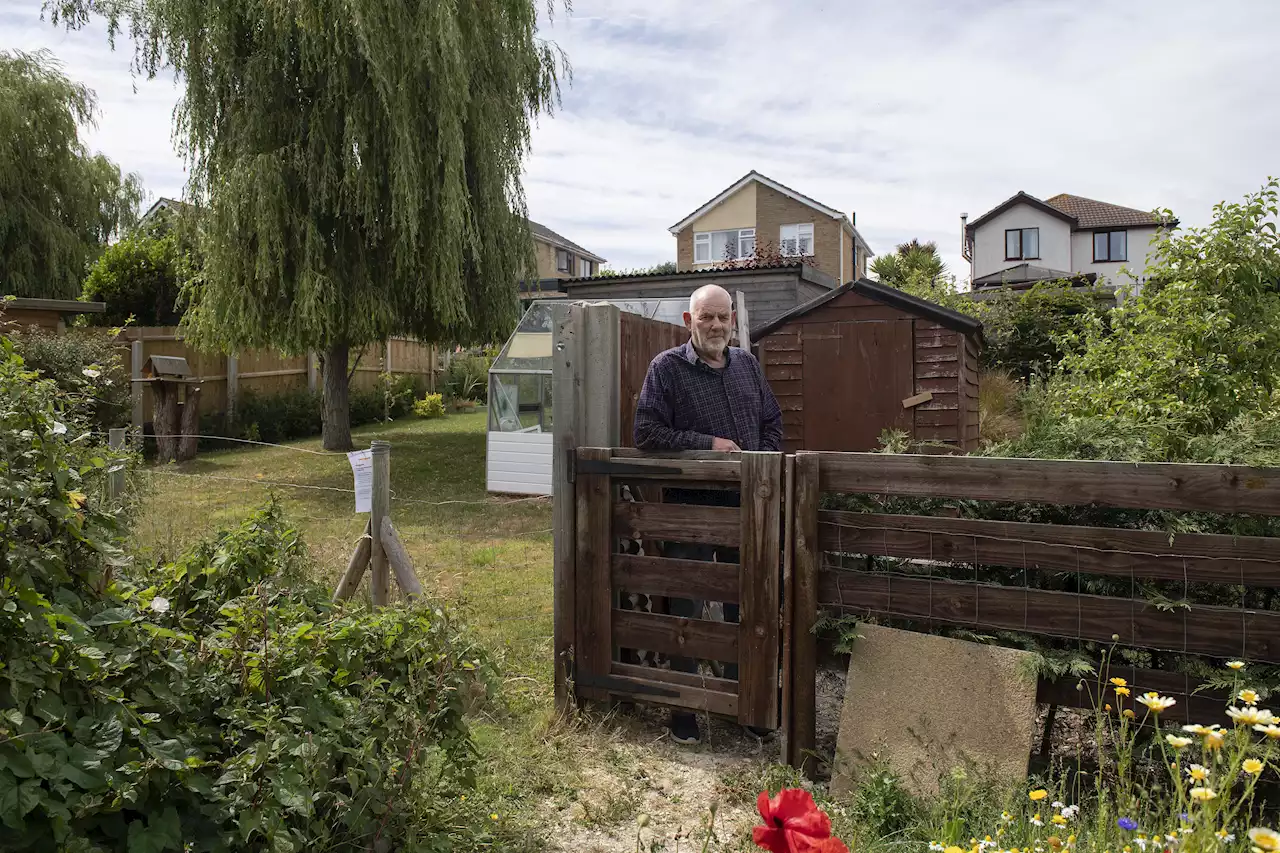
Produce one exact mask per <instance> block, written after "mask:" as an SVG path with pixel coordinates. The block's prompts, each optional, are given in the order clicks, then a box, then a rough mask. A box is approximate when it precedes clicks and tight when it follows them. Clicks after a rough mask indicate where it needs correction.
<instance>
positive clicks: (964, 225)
mask: <svg viewBox="0 0 1280 853" xmlns="http://www.w3.org/2000/svg"><path fill="white" fill-rule="evenodd" d="M960 257H962V258H964V259H965V260H966V261H972V260H973V258H971V257H969V214H967V213H962V214H960Z"/></svg>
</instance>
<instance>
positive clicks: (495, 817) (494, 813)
mask: <svg viewBox="0 0 1280 853" xmlns="http://www.w3.org/2000/svg"><path fill="white" fill-rule="evenodd" d="M497 819H498V813H497V812H493V813H492V814H490V815H489V820H497Z"/></svg>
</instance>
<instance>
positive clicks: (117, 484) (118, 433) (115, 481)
mask: <svg viewBox="0 0 1280 853" xmlns="http://www.w3.org/2000/svg"><path fill="white" fill-rule="evenodd" d="M125 432H126V430H125V428H124V427H112V428H111V429H110V430H109V431H108V432H107V447H110V448H111V449H112V450H123V449H124V436H125ZM122 494H124V463H123V462H118V461H117V462H113V463H112V466H111V468H110V469H108V471H107V495H108V496H109V497H110V498H111V499H112V500H115V499H116V498H118V497H120V496H121V495H122Z"/></svg>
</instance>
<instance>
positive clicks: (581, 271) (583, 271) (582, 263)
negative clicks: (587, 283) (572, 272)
mask: <svg viewBox="0 0 1280 853" xmlns="http://www.w3.org/2000/svg"><path fill="white" fill-rule="evenodd" d="M578 278H591V261H590V260H588V259H587V258H578Z"/></svg>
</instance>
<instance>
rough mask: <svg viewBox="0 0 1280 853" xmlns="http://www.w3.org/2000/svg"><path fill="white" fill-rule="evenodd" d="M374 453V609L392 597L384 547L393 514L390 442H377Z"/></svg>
mask: <svg viewBox="0 0 1280 853" xmlns="http://www.w3.org/2000/svg"><path fill="white" fill-rule="evenodd" d="M369 447H370V449H371V450H372V451H373V502H372V503H371V504H370V507H369V508H370V510H371V511H370V513H369V530H370V531H371V533H372V536H373V543H372V544H373V548H372V551H371V554H370V559H369V566H370V568H371V569H372V573H371V575H370V578H369V581H370V594H371V595H372V597H373V605H374V607H385V606H386V604H387V602H388V601H389V600H390V598H391V573H390V572H389V571H388V570H387V552H386V550H385V549H384V548H383V547H382V536H381V535H380V531H381V530H382V519H383V517H384V516H386V515H388V514H389V513H390V511H391V442H389V441H375V442H372V443H371V444H370V445H369Z"/></svg>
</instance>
